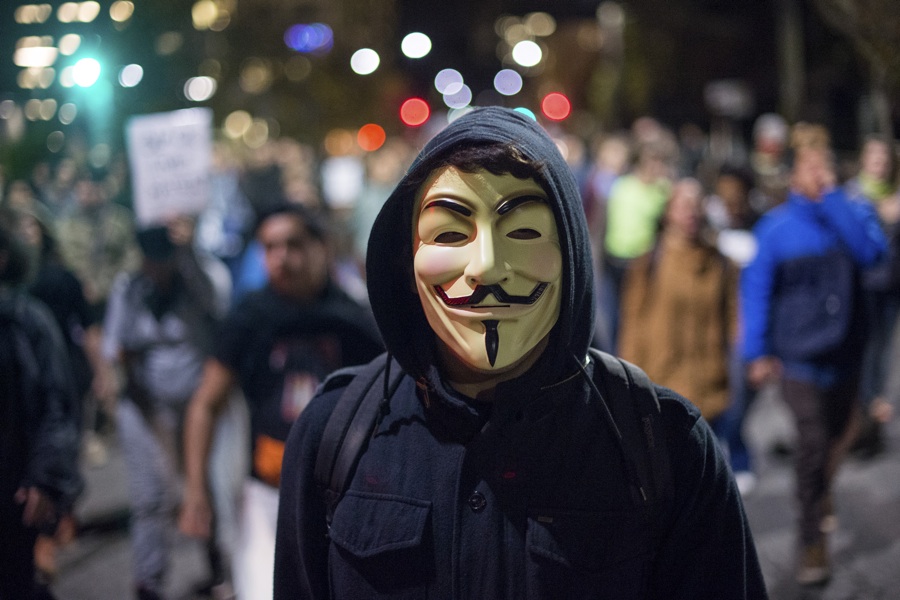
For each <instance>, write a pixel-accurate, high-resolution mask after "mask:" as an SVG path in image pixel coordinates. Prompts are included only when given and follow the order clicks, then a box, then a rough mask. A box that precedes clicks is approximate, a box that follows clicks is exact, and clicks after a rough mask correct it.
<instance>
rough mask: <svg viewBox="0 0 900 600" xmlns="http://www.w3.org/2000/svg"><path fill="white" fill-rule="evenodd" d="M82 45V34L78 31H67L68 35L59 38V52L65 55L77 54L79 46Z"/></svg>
mask: <svg viewBox="0 0 900 600" xmlns="http://www.w3.org/2000/svg"><path fill="white" fill-rule="evenodd" d="M80 45H81V36H80V35H78V34H77V33H67V34H66V35H64V36H62V37H61V38H59V44H58V45H57V47H58V48H59V53H60V54H62V55H63V56H72V55H73V54H75V51H76V50H78V46H80Z"/></svg>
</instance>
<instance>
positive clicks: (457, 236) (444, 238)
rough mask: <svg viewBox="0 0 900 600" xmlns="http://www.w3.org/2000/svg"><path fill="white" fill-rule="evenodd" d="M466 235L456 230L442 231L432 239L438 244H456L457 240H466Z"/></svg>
mask: <svg viewBox="0 0 900 600" xmlns="http://www.w3.org/2000/svg"><path fill="white" fill-rule="evenodd" d="M467 239H469V238H468V236H466V235H465V234H463V233H460V232H458V231H445V232H444V233H441V234H439V235H438V236H437V237H435V238H434V241H435V242H437V243H438V244H458V243H459V242H464V241H466V240H467Z"/></svg>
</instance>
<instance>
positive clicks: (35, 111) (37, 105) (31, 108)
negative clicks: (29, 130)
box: [25, 98, 41, 121]
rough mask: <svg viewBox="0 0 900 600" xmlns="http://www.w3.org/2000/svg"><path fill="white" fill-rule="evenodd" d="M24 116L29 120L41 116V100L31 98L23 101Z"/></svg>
mask: <svg viewBox="0 0 900 600" xmlns="http://www.w3.org/2000/svg"><path fill="white" fill-rule="evenodd" d="M25 118H26V119H28V120H29V121H37V120H39V119H40V118H41V101H40V100H38V99H37V98H32V99H31V100H29V101H28V102H26V103H25Z"/></svg>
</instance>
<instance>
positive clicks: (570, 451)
mask: <svg viewBox="0 0 900 600" xmlns="http://www.w3.org/2000/svg"><path fill="white" fill-rule="evenodd" d="M593 272H594V270H593V268H592V265H591V248H590V240H589V235H588V229H587V225H586V222H585V217H584V211H583V209H582V205H581V200H580V197H579V194H578V189H577V186H576V183H575V180H574V178H573V176H572V173H571V171H570V170H569V168H568V166H567V165H566V163H565V161H564V159H563V158H562V156H561V155H560V153H559V151H558V150H557V148H556V146H555V144H554V143H553V141H552V139H551V138H550V137H549V135H547V133H546V132H545V131H544V130H543V129H542V128H541V127H540V126H539V125H538V124H537V123H536V122H535V121H534V120H531V119H529V118H528V117H526V116H524V115H522V114H521V113H518V112H516V111H513V110H509V109H503V108H499V107H489V108H479V109H475V110H474V111H472V112H471V113H469V114H467V115H465V116H463V117H460V118H459V119H457V120H455V121H454V122H453V123H451V124H450V125H449V126H448V127H447V128H445V129H444V130H443V131H442V132H440V133H439V134H437V135H436V136H435V137H434V138H433V139H432V140H431V141H430V142H429V143H428V144H427V145H426V146H425V148H424V149H423V150H422V152H421V153H420V154H419V156H418V158H417V159H416V160H415V161H414V163H413V165H412V166H411V167H410V170H409V171H408V172H407V174H406V176H405V177H404V179H403V180H402V181H401V182H400V183H399V184H398V186H397V187H396V189H395V190H394V192H393V193H392V194H391V196H390V197H389V198H388V199H387V201H386V202H385V205H384V207H383V208H382V210H381V212H380V214H379V216H378V218H377V219H376V221H375V223H374V225H373V228H372V233H371V236H370V241H369V246H368V252H367V285H368V290H369V297H370V300H371V304H372V309H373V312H374V315H375V319H376V322H377V323H378V326H379V329H380V330H381V334H382V337H383V339H384V340H385V345H386V347H387V349H388V354H387V355H383V356H381V357H379V358H377V359H375V362H373V363H372V364H373V365H375V364H377V363H378V362H381V363H384V364H385V365H388V364H389V366H386V369H390V371H391V372H393V373H396V372H397V370H399V371H400V375H399V376H398V378H397V379H396V381H397V384H396V387H394V386H388V385H386V386H385V388H384V392H385V393H384V396H377V397H379V398H382V400H381V402H380V404H379V410H378V418H377V419H376V420H375V421H374V424H373V428H372V429H371V431H370V433H369V435H367V436H366V440H367V446H365V448H364V450H363V451H362V453H361V456H359V457H358V464H357V465H356V468H355V469H354V470H353V472H352V473H350V475H349V477H348V478H347V480H346V482H347V486H346V488H345V491H344V492H343V495H342V497H341V498H340V501H339V502H338V503H337V505H336V508H334V510H333V513H332V512H331V511H330V504H331V503H330V502H328V501H326V494H325V493H323V492H324V490H322V489H321V488H320V487H319V485H318V484H317V480H318V477H317V476H316V470H317V468H316V465H317V458H318V454H319V453H320V452H321V451H322V442H323V437H324V435H325V430H326V427H327V425H329V424H330V422H329V418H330V417H331V415H332V414H333V411H334V410H335V406H336V405H338V406H339V407H340V406H343V403H342V402H341V403H340V404H339V401H340V400H344V399H345V397H344V393H345V391H346V390H348V389H349V387H350V386H353V385H354V383H355V381H356V380H355V379H351V380H350V381H349V382H348V381H347V380H346V377H344V376H340V377H338V376H337V375H336V376H335V377H334V378H332V380H331V381H330V382H327V383H326V384H325V385H324V386H323V388H322V391H321V393H320V394H319V395H318V396H317V397H316V398H315V399H314V400H313V401H312V402H311V403H310V404H309V406H308V407H307V408H306V410H305V411H304V413H303V414H302V415H301V416H300V418H299V419H298V421H297V422H296V423H295V425H294V427H293V429H292V431H291V435H290V438H289V439H288V444H287V447H286V450H285V455H284V465H283V469H282V478H281V497H280V503H279V514H278V535H277V540H276V551H275V598H276V599H277V600H286V599H288V598H306V599H315V600H318V599H326V598H375V597H378V598H417V599H430V598H464V597H466V598H468V597H476V598H492V599H498V600H499V599H504V598H508V599H513V598H616V599H618V600H623V599H624V600H628V599H633V598H666V599H676V600H677V599H688V598H732V599H737V598H754V599H756V598H765V597H766V592H765V589H764V584H763V581H762V576H761V573H760V569H759V564H758V560H757V557H756V551H755V548H754V545H753V540H752V536H751V533H750V530H749V526H748V523H747V520H746V516H745V513H744V510H743V506H742V504H741V499H740V495H739V494H738V491H737V487H736V485H735V482H734V479H733V477H732V476H731V473H730V471H729V469H728V465H727V462H726V459H725V458H724V456H723V454H722V452H721V450H720V449H719V447H718V444H717V442H716V439H715V436H714V434H713V433H712V431H711V430H710V428H709V426H708V425H707V424H706V422H705V421H703V420H702V419H701V418H700V413H699V411H698V410H697V409H696V407H694V406H693V405H692V404H691V403H690V402H689V401H687V400H686V399H684V398H682V397H680V396H678V395H677V394H675V393H674V392H672V391H670V390H666V389H664V388H662V387H659V386H655V385H652V384H650V383H649V382H647V383H646V385H635V386H634V387H640V388H641V389H643V390H646V391H647V392H652V394H653V395H654V396H655V397H656V398H657V399H658V407H657V408H658V409H659V410H658V411H656V413H654V416H653V418H652V419H651V421H647V422H644V425H646V427H647V428H648V429H650V430H654V431H658V432H659V434H660V436H659V437H654V438H653V439H654V440H655V441H653V447H654V448H657V447H658V444H661V445H662V446H663V447H660V448H659V449H658V451H656V452H658V454H657V455H664V456H665V457H666V458H667V460H668V462H669V464H670V468H669V469H668V470H667V472H666V473H667V475H668V476H669V478H670V483H671V485H670V486H668V489H667V490H666V492H665V493H664V494H662V493H661V494H659V495H656V494H651V495H652V496H653V500H652V502H653V503H654V504H653V505H652V506H650V507H648V506H647V503H648V502H649V500H648V496H647V494H646V493H644V494H643V495H642V494H641V493H639V492H646V490H644V488H643V486H639V485H638V483H639V481H637V480H636V479H635V478H634V472H633V470H634V466H635V464H636V463H638V462H640V461H641V460H642V458H643V457H642V456H636V455H635V454H632V453H630V452H629V447H631V446H630V444H628V443H627V442H626V441H625V440H624V437H626V436H623V435H621V431H624V429H622V428H631V427H632V426H633V427H634V428H635V429H637V428H638V425H639V424H640V422H639V421H638V419H637V416H636V415H632V414H631V407H630V406H629V405H628V404H626V403H625V401H621V400H620V401H618V402H609V401H607V400H604V396H608V395H609V390H611V389H618V388H615V385H616V384H618V383H619V382H622V381H623V380H625V373H630V374H632V375H641V374H640V372H639V370H638V369H636V368H635V367H628V366H626V365H624V364H623V363H621V362H617V361H616V359H614V358H612V357H609V356H608V355H603V354H601V353H598V352H595V351H593V350H591V351H590V352H589V345H590V340H591V337H592V334H593V327H592V321H593V306H594V301H593V297H592V296H593V293H594V292H593V290H594V287H593V285H592V281H591V280H592V276H593ZM612 364H615V365H618V366H619V367H620V369H624V372H623V373H622V374H621V375H619V374H615V375H614V374H613V371H612V367H608V366H607V365H612ZM370 366H371V365H370ZM367 368H368V367H367ZM360 376H361V375H357V377H360ZM643 379H644V380H645V376H643ZM389 380H390V381H394V380H393V379H391V378H390V377H388V376H387V375H386V376H385V378H384V381H385V382H388V381H389ZM377 381H378V380H376V382H375V383H373V384H372V385H373V387H376V391H377V392H378V393H379V394H380V393H381V391H382V388H381V384H379V383H377ZM341 382H343V384H342V383H341ZM632 383H634V382H632ZM623 387H624V384H623ZM601 390H606V391H603V392H601ZM626 390H627V388H626ZM627 393H628V392H627V391H624V392H622V394H627ZM367 397H369V396H368V395H367ZM618 397H621V396H618ZM626 397H627V396H626ZM620 406H625V408H626V412H624V413H622V412H619V411H618V410H617V409H618V408H619V407H620ZM609 409H612V411H613V412H614V413H618V414H619V419H618V420H616V419H615V418H613V420H612V421H610V415H609V412H604V411H609ZM622 417H625V418H622ZM628 417H633V418H631V419H630V420H629V419H628ZM648 419H650V417H649V416H648ZM616 421H617V422H618V426H616ZM332 422H333V421H332ZM620 430H621V431H620ZM636 435H638V436H640V435H641V434H636ZM640 439H642V440H646V441H647V442H648V444H649V439H647V438H645V437H640ZM656 474H659V475H662V471H657V472H656ZM331 491H334V490H331ZM648 509H649V510H648ZM329 515H330V516H329Z"/></svg>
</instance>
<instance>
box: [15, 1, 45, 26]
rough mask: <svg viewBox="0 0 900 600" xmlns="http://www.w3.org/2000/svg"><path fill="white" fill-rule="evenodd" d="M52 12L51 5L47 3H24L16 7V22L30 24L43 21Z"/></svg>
mask: <svg viewBox="0 0 900 600" xmlns="http://www.w3.org/2000/svg"><path fill="white" fill-rule="evenodd" d="M51 14H53V7H52V6H50V5H49V4H24V5H22V6H20V7H18V8H17V9H16V12H15V20H16V23H20V24H23V25H31V24H33V23H43V22H45V21H46V20H47V19H48V18H49V17H50V15H51Z"/></svg>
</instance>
